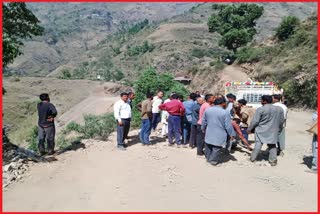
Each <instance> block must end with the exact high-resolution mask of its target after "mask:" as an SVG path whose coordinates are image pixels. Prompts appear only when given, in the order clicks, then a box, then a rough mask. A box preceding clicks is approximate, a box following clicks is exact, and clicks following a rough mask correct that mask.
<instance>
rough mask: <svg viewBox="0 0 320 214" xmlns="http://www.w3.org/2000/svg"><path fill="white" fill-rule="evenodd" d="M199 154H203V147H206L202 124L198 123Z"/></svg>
mask: <svg viewBox="0 0 320 214" xmlns="http://www.w3.org/2000/svg"><path fill="white" fill-rule="evenodd" d="M196 141H197V155H203V154H204V153H203V148H204V133H203V132H202V130H201V125H197V136H196Z"/></svg>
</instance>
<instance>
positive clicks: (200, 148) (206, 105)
mask: <svg viewBox="0 0 320 214" xmlns="http://www.w3.org/2000/svg"><path fill="white" fill-rule="evenodd" d="M205 100H206V102H205V103H203V104H202V105H201V108H200V111H199V120H198V126H197V139H196V142H197V155H198V157H201V156H203V155H204V153H203V148H204V133H203V132H202V130H201V124H202V119H203V116H204V112H205V111H206V109H207V108H209V107H210V106H212V105H213V102H214V100H215V97H214V96H213V94H206V96H205Z"/></svg>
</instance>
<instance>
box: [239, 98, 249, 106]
mask: <svg viewBox="0 0 320 214" xmlns="http://www.w3.org/2000/svg"><path fill="white" fill-rule="evenodd" d="M238 103H239V106H240V108H241V107H242V106H245V105H247V101H246V100H245V99H240V100H238Z"/></svg>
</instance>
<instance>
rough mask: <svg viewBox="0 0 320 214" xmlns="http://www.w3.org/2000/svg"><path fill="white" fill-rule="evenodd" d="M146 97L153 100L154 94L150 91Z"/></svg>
mask: <svg viewBox="0 0 320 214" xmlns="http://www.w3.org/2000/svg"><path fill="white" fill-rule="evenodd" d="M146 97H147V99H151V100H152V98H153V94H152V93H151V92H148V93H147V94H146Z"/></svg>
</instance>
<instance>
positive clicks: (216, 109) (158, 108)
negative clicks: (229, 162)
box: [114, 90, 288, 166]
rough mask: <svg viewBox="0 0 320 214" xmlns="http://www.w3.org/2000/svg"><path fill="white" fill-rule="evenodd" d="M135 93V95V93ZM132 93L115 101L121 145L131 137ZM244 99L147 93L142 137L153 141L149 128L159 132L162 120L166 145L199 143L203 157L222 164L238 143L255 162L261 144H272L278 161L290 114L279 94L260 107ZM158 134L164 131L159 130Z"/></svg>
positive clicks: (142, 108)
mask: <svg viewBox="0 0 320 214" xmlns="http://www.w3.org/2000/svg"><path fill="white" fill-rule="evenodd" d="M132 94H133V96H132ZM133 98H134V93H132V92H131V97H130V94H127V93H122V94H121V99H120V100H119V101H118V102H116V103H115V105H114V115H115V118H116V120H117V134H118V139H117V140H118V142H117V144H118V148H119V149H121V150H125V149H126V148H125V147H126V145H125V141H126V139H127V137H128V131H129V128H130V120H131V113H132V106H131V107H130V105H129V102H128V99H129V100H130V99H131V100H132V99H133ZM246 104H247V101H246V100H245V99H240V100H238V101H236V96H235V95H233V94H227V95H226V96H224V95H213V94H206V95H203V94H200V93H199V92H198V91H197V92H196V93H191V94H190V95H189V96H188V98H187V100H183V96H181V95H179V94H176V93H171V94H170V95H169V97H168V98H167V99H165V100H164V92H163V91H161V90H159V91H158V92H157V93H156V95H155V96H154V95H153V94H152V93H147V94H146V99H145V100H144V101H142V102H141V103H139V104H138V105H137V109H138V110H139V111H140V113H141V120H142V122H141V130H140V133H139V137H140V141H141V143H142V144H143V145H150V144H152V142H151V141H150V134H151V131H152V130H154V131H156V128H157V126H158V124H159V123H160V122H162V131H161V135H162V136H164V137H167V138H168V145H169V146H173V145H175V144H176V145H177V147H191V148H197V149H196V151H197V156H198V157H205V158H206V159H207V161H208V162H209V163H211V164H212V165H217V164H219V163H221V160H222V159H223V157H222V156H223V155H224V154H226V152H225V151H229V152H230V151H231V150H232V149H233V148H234V147H235V146H236V145H237V144H238V142H239V144H240V145H242V146H244V147H246V148H247V149H248V150H250V151H252V153H251V158H250V160H251V161H255V160H256V158H257V156H258V154H259V152H260V150H261V148H262V145H263V144H267V146H268V148H269V162H270V164H271V165H272V166H275V165H276V164H277V156H278V155H283V154H284V149H285V124H286V118H287V113H288V108H287V107H286V105H284V104H282V103H281V95H277V94H275V95H272V96H271V95H264V96H262V97H261V104H262V107H260V108H258V109H257V110H256V109H254V108H252V107H249V106H247V105H246ZM253 133H254V135H255V146H254V148H253V147H252V146H251V145H250V143H249V141H248V137H249V134H253ZM159 134H160V133H159Z"/></svg>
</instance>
